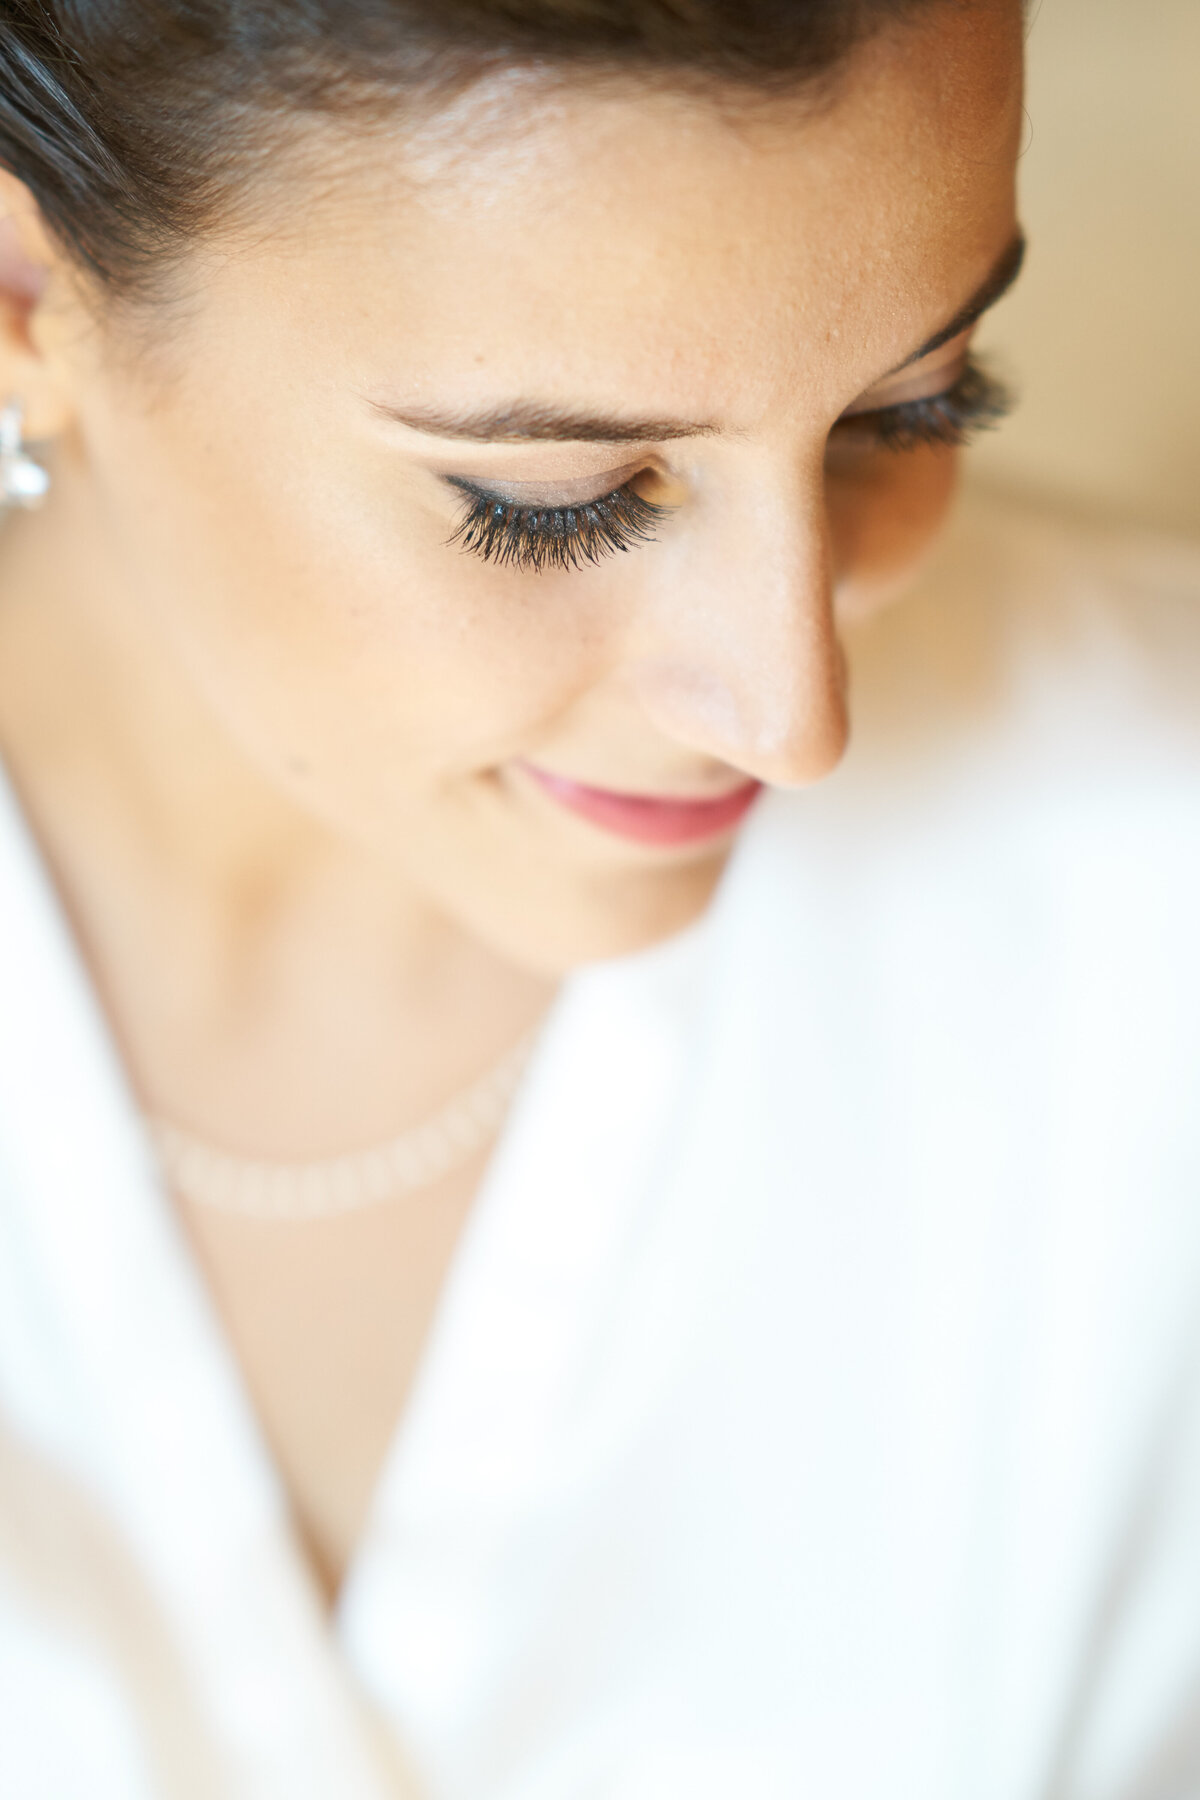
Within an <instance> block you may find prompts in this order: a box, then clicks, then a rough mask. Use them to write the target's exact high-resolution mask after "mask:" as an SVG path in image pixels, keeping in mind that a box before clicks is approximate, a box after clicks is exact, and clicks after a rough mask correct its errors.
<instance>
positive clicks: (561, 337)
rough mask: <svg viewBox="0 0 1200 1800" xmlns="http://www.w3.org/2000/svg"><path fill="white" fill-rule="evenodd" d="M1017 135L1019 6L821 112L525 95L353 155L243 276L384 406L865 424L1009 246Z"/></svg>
mask: <svg viewBox="0 0 1200 1800" xmlns="http://www.w3.org/2000/svg"><path fill="white" fill-rule="evenodd" d="M1020 120H1021V33H1020V9H1019V7H1018V6H1017V5H1016V4H1012V5H1010V4H1006V3H1005V0H996V3H995V4H991V3H990V0H981V3H980V4H977V5H960V4H950V5H946V6H941V5H938V6H934V7H933V8H932V9H930V10H929V11H928V12H925V13H922V14H920V15H918V20H917V22H916V23H915V24H911V25H906V26H905V27H904V28H902V29H897V30H895V31H894V32H890V33H888V34H881V35H879V36H878V37H876V38H874V39H872V40H870V41H869V42H868V43H867V44H866V45H864V46H863V47H862V49H861V50H860V51H859V52H857V53H856V54H855V56H854V57H853V58H852V59H851V61H850V62H849V63H848V64H847V65H846V67H845V68H844V69H843V71H842V72H841V74H840V76H839V79H838V81H837V84H836V86H835V87H834V89H833V90H832V92H831V93H830V94H828V95H826V96H824V97H822V98H821V99H820V100H819V101H815V100H814V99H813V98H812V97H807V96H804V95H800V96H796V97H789V98H784V97H780V98H771V99H764V98H763V97H761V96H756V97H755V98H754V99H753V101H752V102H746V101H738V100H737V99H736V97H733V96H730V95H706V94H698V93H692V94H688V93H683V92H679V91H674V90H672V89H670V88H669V87H667V88H664V87H661V86H653V87H652V86H648V85H644V84H634V83H632V82H629V81H626V82H624V83H621V82H611V83H603V84H602V83H599V82H596V81H584V80H581V79H578V78H576V79H574V80H571V79H568V78H565V77H563V76H555V75H552V74H546V73H536V72H519V71H510V72H509V73H507V74H505V75H501V76H498V77H496V78H495V79H493V80H491V81H490V82H487V83H481V84H479V85H477V86H476V87H474V88H472V89H471V90H469V91H468V92H466V93H465V94H463V95H462V96H460V97H459V99H458V100H457V101H456V102H455V103H454V104H453V105H451V106H449V107H447V108H444V109H442V110H441V111H439V112H436V113H434V114H433V115H432V116H430V117H428V118H426V119H424V120H423V121H422V122H421V123H420V124H418V125H416V126H414V125H412V124H410V125H409V126H408V128H407V129H405V130H404V131H403V132H401V131H399V130H397V132H396V133H395V134H394V135H379V136H372V137H371V138H370V139H367V140H360V141H359V142H357V143H356V144H355V145H354V146H353V148H352V149H351V150H350V151H349V152H346V151H343V153H342V154H339V155H338V156H337V157H336V158H335V159H334V160H333V161H332V163H331V165H330V168H331V173H330V175H329V176H328V178H327V179H326V180H325V181H324V182H323V183H322V186H321V189H320V190H319V197H317V198H316V199H314V201H313V204H312V205H311V207H309V208H308V209H306V213H305V224H304V230H303V232H302V233H299V234H291V233H289V234H284V235H282V236H279V237H277V238H273V239H268V240H266V241H265V248H264V249H263V250H262V252H261V253H260V254H259V255H258V256H257V257H251V258H250V260H249V262H247V263H244V264H243V263H241V262H240V259H239V261H238V262H235V263H234V264H231V265H228V266H230V267H231V268H238V267H240V268H241V270H242V272H243V273H244V274H245V276H246V278H247V279H248V280H249V281H258V282H259V283H260V284H262V285H263V286H264V287H265V288H267V289H268V290H270V289H272V287H273V286H274V287H275V288H277V290H278V291H277V292H276V293H275V295H274V298H275V300H276V301H277V302H278V310H277V311H276V318H277V319H278V318H279V317H285V318H286V320H287V323H288V326H289V328H291V329H292V330H294V331H295V332H296V333H297V334H298V335H299V336H301V337H302V336H303V335H304V334H305V333H306V332H312V333H315V334H316V335H317V337H318V338H319V339H320V351H321V354H326V355H331V356H333V355H338V356H342V357H344V358H345V359H346V362H347V365H348V366H349V365H353V372H354V378H355V379H358V380H362V381H363V382H365V383H367V384H369V385H371V387H372V389H373V391H374V392H375V393H376V396H377V397H379V398H387V397H388V395H387V393H386V392H382V393H381V392H380V389H379V383H380V381H381V380H382V381H383V382H384V383H387V382H388V381H394V382H395V383H396V384H397V393H399V392H400V391H401V390H402V392H403V395H404V397H406V398H408V399H416V400H421V399H426V398H427V399H431V400H436V401H437V402H438V403H440V404H443V405H445V404H447V403H450V404H453V403H454V402H455V401H457V400H461V401H462V402H463V403H464V404H477V403H478V402H479V400H480V397H481V396H486V395H487V394H488V393H489V392H492V391H494V392H495V393H496V394H497V395H511V394H513V393H526V394H536V395H537V396H538V397H540V398H543V399H551V400H553V399H559V398H561V399H564V400H569V401H570V402H572V403H578V402H579V401H580V400H581V399H583V400H586V401H588V402H593V403H595V404H596V405H597V406H600V405H603V404H605V403H611V402H614V401H616V402H618V403H620V405H622V406H624V407H627V406H628V405H629V404H630V403H631V402H632V401H634V400H635V399H636V401H637V403H638V404H639V406H640V407H646V408H648V410H649V411H650V412H652V413H655V414H666V413H669V412H670V411H672V410H674V409H675V408H677V407H682V408H683V409H684V410H686V411H687V412H689V413H692V414H695V413H696V412H697V410H702V411H703V412H705V414H711V415H712V416H720V417H726V418H728V419H729V422H730V423H731V424H734V425H736V424H737V422H738V419H737V415H738V414H739V413H743V414H745V416H746V418H747V420H748V419H749V417H750V415H751V414H755V415H758V414H761V412H762V409H763V408H764V407H766V406H769V405H770V403H771V397H772V395H773V394H774V393H776V392H778V391H780V390H781V389H785V388H786V389H792V388H794V387H795V385H796V384H797V383H799V384H801V385H806V387H807V391H809V392H810V393H811V394H812V396H813V399H814V404H819V405H824V404H826V403H827V402H828V400H829V399H831V398H832V397H834V395H835V394H841V392H842V390H845V395H846V397H847V398H849V397H850V396H852V395H853V393H854V392H856V391H857V390H858V388H860V387H862V386H865V385H867V384H869V382H870V381H872V380H875V379H877V378H878V376H879V375H880V374H882V373H884V372H885V371H886V370H887V369H888V368H890V367H891V366H893V364H895V363H897V362H899V361H902V360H903V358H904V357H905V356H907V355H908V354H909V352H910V351H911V350H912V349H913V348H914V346H915V344H917V343H919V342H920V341H921V340H922V339H923V338H924V337H925V336H927V335H928V334H929V332H931V331H932V330H934V329H936V328H937V326H938V324H939V323H940V322H941V321H942V320H944V319H945V318H948V317H949V316H950V315H952V314H953V313H954V311H955V310H956V309H957V308H958V307H959V306H960V305H961V304H962V302H963V300H964V299H965V298H966V297H967V296H968V295H969V293H970V292H971V291H972V290H973V288H974V287H975V286H976V285H978V283H979V281H980V280H981V279H982V278H983V277H984V276H985V275H986V273H987V271H988V270H989V268H990V267H991V266H992V264H993V263H994V262H995V259H996V257H997V254H998V253H999V252H1000V251H1001V250H1002V249H1003V247H1004V245H1005V243H1006V242H1007V241H1008V239H1009V238H1010V237H1011V234H1012V229H1013V219H1014V199H1013V171H1014V167H1015V160H1016V150H1017V143H1018V138H1019V131H1020ZM298 261H299V262H300V263H301V264H302V272H303V279H302V280H300V281H298V280H297V275H298V272H299V271H298V269H297V262H298ZM826 389H828V393H826V391H825V390H826Z"/></svg>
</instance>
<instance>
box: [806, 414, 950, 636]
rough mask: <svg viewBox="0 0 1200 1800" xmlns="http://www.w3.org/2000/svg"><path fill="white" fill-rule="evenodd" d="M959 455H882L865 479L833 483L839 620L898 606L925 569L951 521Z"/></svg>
mask: <svg viewBox="0 0 1200 1800" xmlns="http://www.w3.org/2000/svg"><path fill="white" fill-rule="evenodd" d="M959 460H960V458H959V453H958V452H957V451H955V450H948V449H940V448H935V447H932V446H930V447H927V448H924V449H920V450H913V451H909V452H906V453H904V454H903V455H892V456H886V455H880V456H878V457H876V458H875V459H873V462H874V466H873V467H872V468H871V470H870V471H869V472H864V473H863V474H862V475H860V476H848V475H847V476H842V475H839V476H834V477H832V478H831V479H830V482H829V485H828V490H827V494H826V508H827V512H828V518H829V531H830V539H831V543H832V547H833V563H834V575H835V581H836V595H837V598H836V607H837V616H838V618H839V620H840V621H842V622H844V623H846V624H851V623H854V622H856V621H857V620H859V619H862V618H866V617H869V616H870V614H872V613H874V612H878V611H879V610H880V609H881V608H882V607H885V606H889V605H890V604H891V603H892V602H893V601H895V600H898V599H899V598H900V597H901V595H902V594H903V593H904V592H905V590H906V588H907V587H908V586H909V585H910V583H911V582H912V580H913V578H914V576H915V575H916V574H917V573H918V572H919V570H920V569H921V567H922V565H923V563H924V561H925V558H926V557H927V555H928V554H929V552H930V550H931V549H932V548H933V545H934V543H935V542H936V540H937V536H938V532H939V530H940V528H941V526H942V524H943V522H944V520H945V518H946V515H947V513H948V511H949V508H950V503H951V501H952V499H953V497H954V490H955V486H956V483H957V478H958V468H959Z"/></svg>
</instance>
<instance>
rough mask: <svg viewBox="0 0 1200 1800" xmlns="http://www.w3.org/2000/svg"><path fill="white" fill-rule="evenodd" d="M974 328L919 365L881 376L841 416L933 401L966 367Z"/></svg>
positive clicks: (851, 415) (953, 382)
mask: <svg viewBox="0 0 1200 1800" xmlns="http://www.w3.org/2000/svg"><path fill="white" fill-rule="evenodd" d="M975 329H976V328H975V327H974V326H971V327H970V329H969V330H967V331H964V332H961V333H960V334H959V336H958V337H956V338H951V340H950V342H949V343H948V344H943V345H942V347H941V349H940V350H935V351H933V352H932V353H931V354H930V355H929V356H927V357H925V358H924V359H923V360H922V361H921V362H919V363H913V364H912V365H911V367H909V368H907V369H898V370H897V371H896V373H895V374H894V375H886V376H884V378H883V380H882V381H877V382H876V383H875V386H874V387H873V388H868V389H867V392H866V393H865V394H863V395H862V396H861V398H859V399H858V400H856V401H855V402H854V404H853V405H852V406H848V407H847V408H846V410H845V412H843V413H842V414H841V417H842V418H843V419H853V418H856V417H858V416H860V415H861V414H863V413H873V412H886V411H887V410H888V409H889V408H890V407H893V406H904V405H906V404H908V403H909V402H911V401H914V400H935V399H936V398H937V397H938V395H939V394H944V393H945V392H946V391H947V389H949V388H952V387H953V386H954V384H955V382H956V381H957V380H958V378H959V376H960V375H961V374H962V373H963V371H964V369H965V368H966V366H967V363H968V361H969V359H970V354H971V339H972V337H973V336H974V334H975Z"/></svg>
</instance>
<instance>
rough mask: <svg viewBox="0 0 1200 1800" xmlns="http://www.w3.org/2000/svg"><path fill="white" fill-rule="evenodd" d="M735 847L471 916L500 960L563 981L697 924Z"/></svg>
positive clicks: (526, 895)
mask: <svg viewBox="0 0 1200 1800" xmlns="http://www.w3.org/2000/svg"><path fill="white" fill-rule="evenodd" d="M729 853H730V846H729V845H725V846H724V848H723V849H722V850H721V851H720V852H718V853H716V854H713V855H711V856H706V857H705V858H704V859H703V860H698V861H696V862H689V863H686V864H683V865H680V866H678V867H675V868H659V869H644V870H638V871H637V872H636V873H628V872H627V873H624V874H621V875H618V874H615V873H610V872H606V873H605V874H603V875H598V874H597V873H596V872H595V871H590V872H589V873H588V875H587V876H586V877H584V878H582V879H577V880H575V881H568V882H563V883H561V884H560V883H557V882H556V883H554V884H553V886H552V884H551V883H550V882H548V881H547V882H546V883H544V884H543V885H542V887H541V891H540V892H539V891H530V889H529V887H528V886H527V885H524V887H523V891H522V892H521V893H519V894H513V895H511V896H507V897H506V898H507V899H508V904H503V905H496V904H495V902H496V901H497V899H498V896H497V895H496V893H495V890H493V892H492V895H491V899H492V901H493V906H492V907H489V913H490V916H489V917H488V918H486V919H484V918H481V917H480V913H479V909H478V908H476V907H472V908H471V914H472V916H471V919H470V920H469V921H468V920H466V919H464V921H463V922H464V923H469V925H470V927H471V928H472V929H473V930H474V931H475V932H476V933H477V934H478V935H479V936H481V937H483V938H485V939H486V940H487V941H488V942H489V943H490V945H491V947H492V948H493V949H494V950H496V951H497V952H498V953H499V954H500V955H502V956H504V957H506V958H507V959H508V960H509V961H512V962H514V963H516V964H518V965H519V966H520V967H522V968H525V969H528V970H529V971H530V973H532V974H538V975H543V976H550V977H556V976H563V975H567V974H569V973H570V972H571V970H572V969H577V968H581V967H583V966H584V965H585V964H587V963H594V962H605V961H608V960H609V959H611V958H613V957H620V956H632V955H635V954H636V953H637V952H638V951H639V950H649V949H652V948H653V946H654V945H655V944H660V943H663V942H665V941H666V939H668V938H672V937H675V936H677V935H678V934H679V933H680V932H681V931H686V930H687V928H688V927H689V926H690V925H694V924H695V923H696V922H697V920H698V919H700V918H701V917H702V916H703V914H704V913H705V912H706V911H707V909H708V906H709V903H710V901H711V900H712V897H713V894H714V892H715V890H716V887H717V884H718V882H719V881H720V879H721V874H722V872H723V870H724V868H725V865H726V863H727V862H728V860H729Z"/></svg>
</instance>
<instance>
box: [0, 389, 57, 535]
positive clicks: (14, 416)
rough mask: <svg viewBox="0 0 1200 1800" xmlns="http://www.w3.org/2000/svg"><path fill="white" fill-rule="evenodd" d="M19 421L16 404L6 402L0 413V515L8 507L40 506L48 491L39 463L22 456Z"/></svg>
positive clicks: (47, 484) (29, 457) (20, 411)
mask: <svg viewBox="0 0 1200 1800" xmlns="http://www.w3.org/2000/svg"><path fill="white" fill-rule="evenodd" d="M23 418H24V413H23V411H22V407H21V403H20V401H19V400H10V401H9V403H8V405H7V406H6V407H4V409H3V410H2V411H0V513H2V512H4V511H5V510H6V509H7V508H8V507H10V506H27V507H32V506H40V505H41V504H42V501H43V500H44V499H45V498H46V494H47V492H48V490H49V487H50V477H49V475H48V474H47V473H46V471H45V469H43V467H42V465H41V463H37V462H34V460H33V458H32V456H28V455H27V454H26V451H25V444H24V440H23V437H22V433H21V424H22V420H23Z"/></svg>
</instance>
